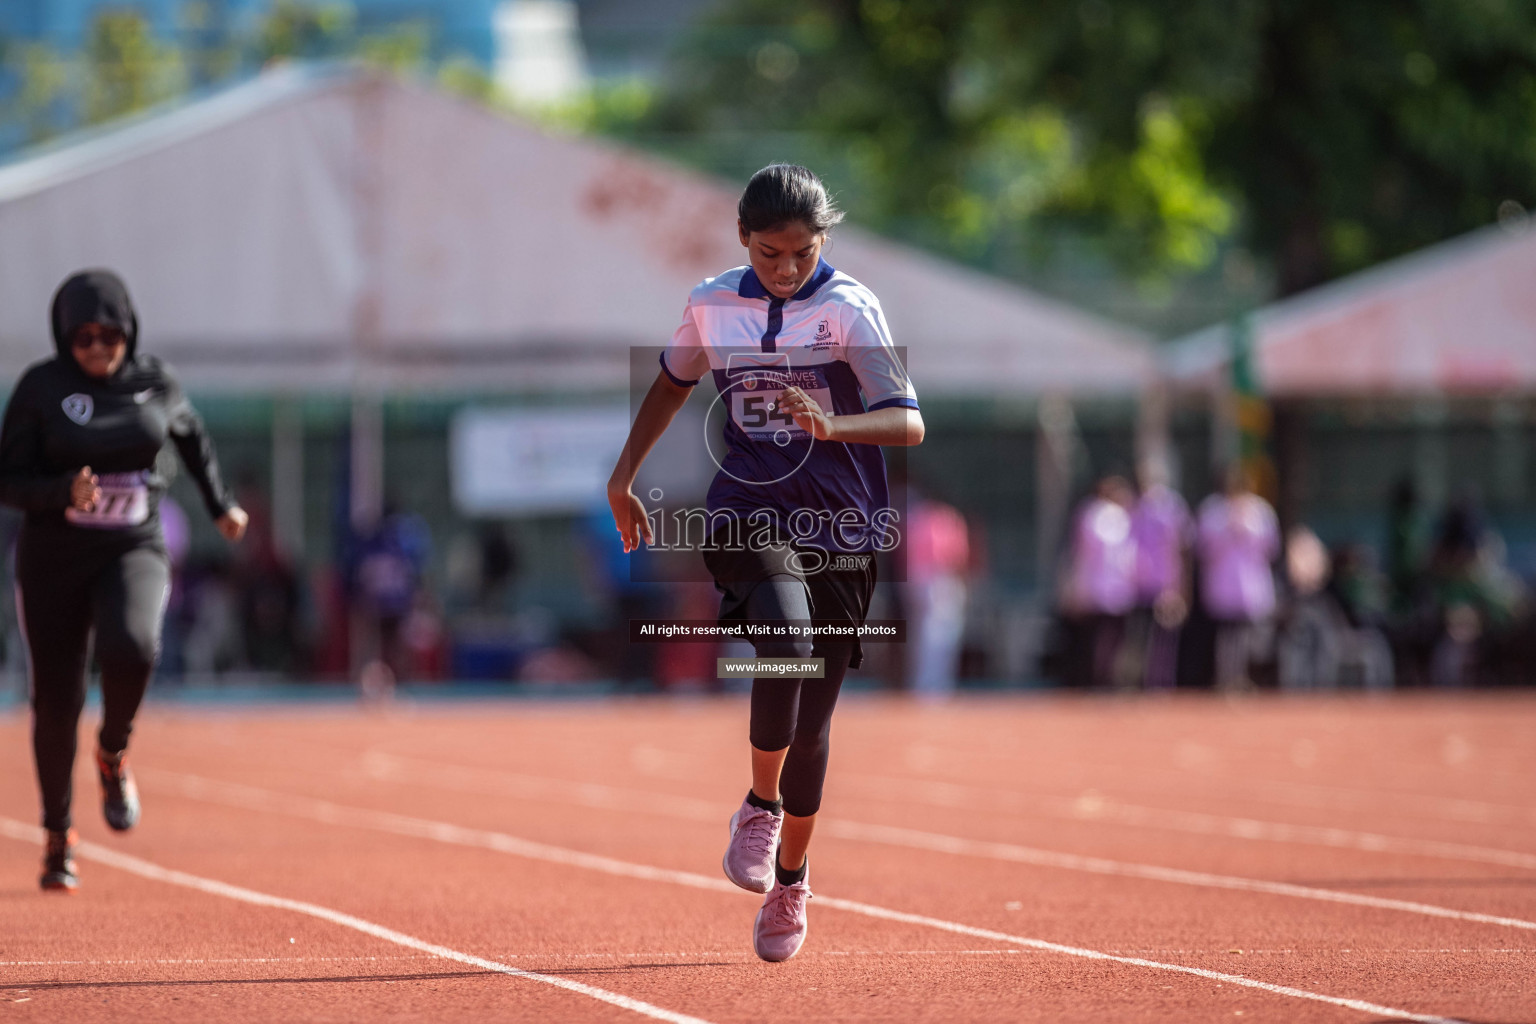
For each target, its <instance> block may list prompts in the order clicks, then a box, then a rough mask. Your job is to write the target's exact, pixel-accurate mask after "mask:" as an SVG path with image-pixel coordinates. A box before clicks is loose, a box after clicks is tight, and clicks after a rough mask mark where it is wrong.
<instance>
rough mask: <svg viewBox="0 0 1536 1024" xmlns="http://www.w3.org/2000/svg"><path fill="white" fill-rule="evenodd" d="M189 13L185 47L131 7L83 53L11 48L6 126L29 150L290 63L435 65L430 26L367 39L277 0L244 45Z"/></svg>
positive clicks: (338, 19) (446, 72)
mask: <svg viewBox="0 0 1536 1024" xmlns="http://www.w3.org/2000/svg"><path fill="white" fill-rule="evenodd" d="M183 13H184V15H185V21H186V24H185V25H184V26H183V32H184V36H185V37H186V38H182V39H179V40H166V39H159V38H156V37H155V35H154V34H153V32H152V30H151V27H150V24H149V22H148V21H147V20H146V19H145V18H144V17H143V16H142V15H141V14H139V13H138V12H136V11H134V10H132V9H130V8H123V9H107V10H103V11H102V12H100V13H98V14H97V15H96V16H95V18H93V19H92V21H91V24H90V28H89V30H88V33H87V37H86V41H85V45H84V46H83V47H82V48H81V50H80V51H79V52H77V53H61V52H59V51H58V50H56V49H54V48H53V47H50V46H48V45H46V44H40V43H31V44H28V43H18V42H15V41H12V42H9V43H8V44H7V45H6V47H5V49H4V53H3V58H4V62H5V66H6V68H7V69H8V70H10V71H11V72H12V73H13V74H14V75H15V76H16V79H17V84H16V87H15V88H14V90H13V91H12V94H11V95H10V97H9V98H8V99H7V100H5V102H4V103H3V105H0V118H3V119H4V120H5V121H8V122H10V123H11V124H15V125H19V126H20V127H21V129H22V130H21V133H20V134H21V135H22V136H23V138H24V139H25V141H27V142H40V141H43V140H45V139H48V138H50V137H52V136H54V135H57V134H59V133H60V132H63V131H67V130H69V129H71V128H73V127H76V126H78V125H81V124H97V123H100V122H102V121H107V120H111V119H113V118H116V117H121V116H122V115H124V114H129V113H133V112H135V111H138V110H142V109H144V108H146V107H148V106H151V105H153V104H156V103H159V102H163V101H165V100H168V99H171V98H174V97H175V96H178V95H180V94H182V93H184V92H186V91H187V89H189V88H190V87H192V86H193V85H194V83H195V84H196V85H198V86H208V85H217V84H219V83H220V82H224V81H230V80H234V79H236V78H238V77H239V76H241V75H242V74H245V73H248V72H250V71H252V70H254V69H256V68H259V67H262V66H265V65H269V64H274V63H278V62H281V61H285V60H326V59H357V60H360V61H363V62H365V63H368V64H371V65H374V66H377V67H383V68H387V69H389V70H391V71H396V72H417V71H422V70H425V69H427V68H428V66H429V63H430V61H429V54H430V52H431V47H432V39H431V34H430V32H429V31H428V30H427V29H426V28H425V27H424V26H423V25H421V24H419V23H412V22H405V23H401V24H397V25H393V26H390V27H387V28H384V29H381V30H377V31H371V32H360V31H358V30H357V27H356V19H355V17H354V14H353V10H352V7H351V6H350V5H349V4H346V3H304V2H300V0H278V2H277V3H276V4H274V5H273V7H272V9H271V10H270V11H268V12H267V14H266V15H265V16H264V17H263V18H262V19H261V20H260V21H259V22H258V23H257V24H256V26H255V29H254V31H252V32H251V33H250V34H248V35H245V36H240V37H234V36H229V35H223V36H220V35H218V34H217V33H212V34H211V38H200V39H198V37H208V36H210V31H209V26H208V25H207V20H208V13H209V12H208V9H207V7H206V5H204V4H201V3H190V4H188V5H187V6H186V8H185V10H184V12H183ZM193 39H198V41H196V42H193V41H191V40H193ZM441 72H442V78H443V79H444V80H445V83H446V84H448V85H449V86H450V87H453V88H456V89H457V90H458V91H461V92H465V93H469V94H472V95H481V96H483V95H488V84H487V81H486V80H485V78H484V76H483V75H480V76H478V77H477V76H476V75H475V74H474V73H473V71H472V70H470V69H466V67H465V66H464V63H463V61H460V60H455V59H452V58H450V60H448V61H445V62H444V63H443V65H442V68H441Z"/></svg>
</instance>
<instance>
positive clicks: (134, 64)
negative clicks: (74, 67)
mask: <svg viewBox="0 0 1536 1024" xmlns="http://www.w3.org/2000/svg"><path fill="white" fill-rule="evenodd" d="M81 63H82V65H83V71H84V74H83V75H82V76H81V79H80V82H81V85H82V86H83V92H84V95H83V97H82V99H83V108H84V118H85V123H87V124H99V123H100V122H102V121H109V120H111V119H112V118H115V117H121V116H123V115H124V114H129V113H132V112H134V111H136V110H143V109H144V108H145V107H148V106H151V105H153V104H155V103H159V102H162V101H163V100H166V99H169V98H170V97H172V96H175V95H176V94H177V93H179V92H181V91H183V90H184V89H185V88H186V71H185V68H184V67H183V65H182V61H181V54H180V52H179V51H178V50H177V49H176V48H175V47H172V46H168V45H166V44H164V43H162V42H160V41H158V40H156V39H155V38H154V36H153V35H152V34H151V32H150V28H149V23H148V22H146V21H145V20H144V18H143V17H142V16H140V15H138V14H136V13H133V12H131V11H103V12H102V13H101V14H99V15H97V16H96V19H95V21H94V22H92V24H91V32H90V36H89V37H88V38H87V39H86V44H85V52H84V54H83V55H82V60H81Z"/></svg>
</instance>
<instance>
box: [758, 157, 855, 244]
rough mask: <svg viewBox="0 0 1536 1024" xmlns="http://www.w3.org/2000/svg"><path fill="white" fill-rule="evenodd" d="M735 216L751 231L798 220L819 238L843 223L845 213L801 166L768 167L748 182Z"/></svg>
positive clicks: (764, 229) (816, 178) (817, 180)
mask: <svg viewBox="0 0 1536 1024" xmlns="http://www.w3.org/2000/svg"><path fill="white" fill-rule="evenodd" d="M736 216H738V217H740V218H741V226H742V227H744V228H746V229H747V230H748V231H772V230H773V229H774V228H777V227H782V226H783V225H785V224H789V223H791V222H793V221H799V222H800V223H802V224H804V225H805V226H806V227H808V228H810V229H811V230H812V231H813V232H815V233H816V234H818V235H819V234H821V233H822V232H824V231H826V230H827V229H828V228H830V227H831V226H832V225H834V224H836V223H837V222H838V221H840V220H842V219H843V211H842V210H839V209H838V208H837V207H836V206H835V205H833V203H832V200H831V199H830V198H828V196H827V189H826V186H825V185H823V184H822V183H821V179H820V178H818V177H816V175H815V174H813V173H812V172H811V171H809V170H807V169H806V168H804V167H801V166H800V165H798V164H769V165H768V166H767V167H764V168H763V169H762V170H760V171H758V172H757V173H756V174H754V175H752V180H751V181H749V182H747V187H746V189H745V190H743V192H742V193H741V202H739V203H737V204H736Z"/></svg>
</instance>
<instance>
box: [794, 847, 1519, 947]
mask: <svg viewBox="0 0 1536 1024" xmlns="http://www.w3.org/2000/svg"><path fill="white" fill-rule="evenodd" d="M817 828H818V829H819V830H820V831H822V832H823V833H830V834H832V835H835V836H838V837H839V838H842V839H856V840H864V841H867V842H873V843H884V844H886V845H890V846H905V847H908V848H910V849H914V850H929V851H932V852H934V853H950V854H957V855H960V856H969V857H986V858H989V859H991V860H1003V861H1012V862H1013V863H1016V864H1032V865H1034V866H1036V867H1044V868H1061V869H1064V870H1067V871H1084V872H1088V873H1089V874H1095V875H1118V876H1120V877H1122V878H1144V879H1147V880H1149V881H1154V882H1172V883H1174V884H1176V885H1195V886H1201V887H1203V888H1207V889H1231V890H1235V891H1239V892H1255V893H1267V894H1268V895H1271V896H1290V897H1295V898H1296V899H1303V900H1321V901H1323V902H1325V903H1345V904H1349V905H1350V906H1356V907H1373V908H1375V909H1377V910H1396V911H1401V912H1403V913H1408V914H1422V915H1424V916H1426V917H1442V918H1447V919H1450V920H1454V921H1468V922H1471V923H1474V924H1491V925H1497V926H1500V927H1504V928H1523V929H1525V930H1527V931H1536V921H1526V920H1522V919H1521V918H1518V917H1502V916H1499V915H1497V914H1480V913H1477V912H1475V911H1471V910H1456V909H1454V908H1451V907H1441V906H1436V905H1435V904H1432V903H1418V902H1415V901H1412V900H1394V899H1387V898H1385V897H1381V896H1365V895H1362V894H1361V893H1354V892H1344V891H1341V890H1338V889H1318V888H1315V887H1313V886H1310V885H1294V884H1292V883H1290V882H1268V881H1264V880H1263V879H1258V878H1239V877H1236V876H1234V875H1215V874H1211V873H1209V872H1205V871H1187V870H1185V869H1183V868H1165V867H1159V866H1158V865H1155V864H1131V863H1127V862H1125V861H1116V860H1108V859H1106V858H1103V857H1083V856H1079V855H1077V854H1072V853H1057V852H1055V851H1053V850H1037V849H1034V848H1032V847H1028V846H1017V845H1015V844H1013V843H990V842H983V841H979V840H974V839H961V838H959V837H956V836H946V835H939V834H937V833H933V832H919V831H917V830H916V829H910V828H897V827H895V826H892V825H862V824H858V823H856V822H850V821H838V820H833V821H828V822H824V823H823V822H818V823H817Z"/></svg>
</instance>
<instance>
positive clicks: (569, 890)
mask: <svg viewBox="0 0 1536 1024" xmlns="http://www.w3.org/2000/svg"><path fill="white" fill-rule="evenodd" d="M745 725H746V705H745V702H744V701H743V700H741V699H720V700H711V699H700V700H675V701H673V700H663V699H638V700H615V701H611V702H607V703H504V704H485V705H473V706H470V705H435V706H420V707H405V706H398V707H395V708H393V709H390V710H387V711H361V710H355V709H343V708H322V709H315V708H288V707H276V708H274V707H272V706H261V707H249V708H227V709H218V710H206V709H191V708H187V707H177V706H170V705H160V706H156V705H151V706H150V707H149V708H148V709H147V710H146V712H145V714H144V715H143V718H142V720H141V724H140V728H139V731H138V734H137V736H136V739H135V745H134V763H135V765H136V766H137V769H138V771H139V777H140V784H141V788H142V792H143V797H144V806H145V814H144V821H143V824H142V825H141V826H140V828H139V829H138V830H137V831H136V832H135V833H133V834H131V835H128V836H118V835H114V834H111V833H109V832H108V831H107V829H106V828H105V826H104V825H102V824H101V822H100V817H99V814H98V812H97V810H96V807H97V796H96V793H95V791H94V780H93V779H91V778H89V777H88V773H87V771H86V765H85V764H84V763H82V764H81V765H80V767H79V769H78V771H77V775H78V776H79V779H78V782H79V786H78V796H77V807H78V808H79V813H78V815H77V817H78V818H79V827H80V830H81V832H82V835H83V836H84V838H85V839H86V840H88V841H89V843H90V844H91V845H90V846H89V847H88V849H87V856H86V857H84V858H82V860H81V871H82V877H83V886H82V888H81V890H80V892H79V893H78V894H77V895H75V896H72V897H65V896H59V895H53V894H43V893H40V892H38V891H37V889H36V876H37V868H38V857H39V847H38V838H37V834H36V831H35V828H34V822H35V821H36V794H35V789H34V786H33V781H32V778H33V776H32V769H31V765H30V759H29V755H28V742H27V722H26V719H25V717H24V716H23V715H19V714H15V713H12V714H10V715H7V716H4V717H0V735H3V740H4V742H3V743H0V772H3V774H0V779H3V780H4V781H3V783H0V1017H4V1019H6V1020H17V1021H29V1020H37V1021H49V1022H57V1021H82V1022H88V1021H107V1020H111V1021H134V1020H153V1021H206V1020H210V1019H217V1020H220V1021H221V1022H225V1024H240V1022H244V1021H270V1020H293V1021H309V1020H313V1021H352V1020H357V1021H364V1020H366V1021H396V1020H398V1021H406V1020H432V1021H438V1020H474V1021H502V1020H507V1021H513V1020H516V1021H527V1020H558V1021H609V1020H612V1021H637V1022H638V1021H647V1020H658V1019H659V1020H687V1019H694V1020H706V1021H714V1022H728V1021H764V1020H787V1019H793V1020H804V1021H951V1020H963V1021H1052V1022H1056V1021H1094V1022H1102V1021H1122V1020H1123V1021H1181V1022H1187V1021H1217V1020H1220V1021H1242V1022H1248V1021H1285V1022H1291V1021H1392V1020H1411V1019H1417V1020H1447V1019H1450V1020H1461V1021H1471V1022H1479V1024H1485V1022H1486V1024H1491V1022H1499V1024H1519V1022H1531V1021H1536V982H1533V980H1532V977H1533V971H1532V968H1533V966H1536V799H1533V790H1532V786H1531V782H1530V780H1531V779H1533V778H1536V744H1533V743H1532V739H1533V737H1536V698H1533V697H1531V696H1528V695H1524V694H1521V695H1516V696H1508V695H1497V696H1492V695H1489V696H1483V695H1478V696H1463V697H1459V698H1455V699H1440V698H1427V697H1399V698H1393V699H1386V700H1364V699H1316V700H1311V699H1308V700H1297V699H1291V700H1279V699H1246V700H1241V701H1236V702H1229V701H1224V700H1219V699H1199V698H1189V699H1173V700H1108V699H1100V700H1094V699H1067V698H1000V699H967V700H960V701H956V702H955V703H952V704H949V705H944V706H938V707H930V706H920V705H916V704H912V703H907V702H903V701H898V700H887V699H873V698H864V699H861V698H858V697H850V698H849V699H847V700H846V701H845V703H844V704H843V706H842V707H840V708H839V711H838V716H837V720H836V727H835V729H834V742H833V755H832V773H831V778H830V780H829V785H828V790H827V798H826V802H825V805H824V807H823V815H822V819H821V826H820V833H819V835H818V837H817V841H816V843H815V845H814V848H813V851H812V853H813V856H812V880H811V881H812V888H813V890H814V891H815V892H816V894H817V898H816V899H814V900H813V901H812V902H811V934H810V938H809V940H808V941H807V943H806V946H805V949H804V951H803V952H802V953H801V954H800V955H799V956H798V957H796V958H795V959H794V960H792V961H790V962H788V963H784V964H764V963H761V962H759V961H758V960H757V959H756V958H755V957H754V956H753V955H752V952H751V943H750V929H751V925H752V919H753V916H754V914H755V911H756V907H757V905H758V901H759V899H760V897H755V896H753V895H751V894H748V893H744V892H741V891H739V890H735V889H734V888H733V887H731V886H730V885H729V883H727V882H725V881H724V879H723V878H722V876H721V875H720V869H719V858H720V854H721V852H722V849H723V845H722V844H723V842H724V840H725V835H726V826H725V822H726V819H727V817H728V816H729V815H730V813H731V811H732V810H733V809H734V807H735V805H736V804H737V803H738V802H739V800H740V798H741V794H742V793H743V792H744V791H745V789H746V784H747V774H746V758H745V749H746V739H745V734H746V728H745ZM89 727H90V723H88V724H87V728H89ZM83 746H84V745H83ZM83 760H84V759H83V758H82V762H83Z"/></svg>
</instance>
